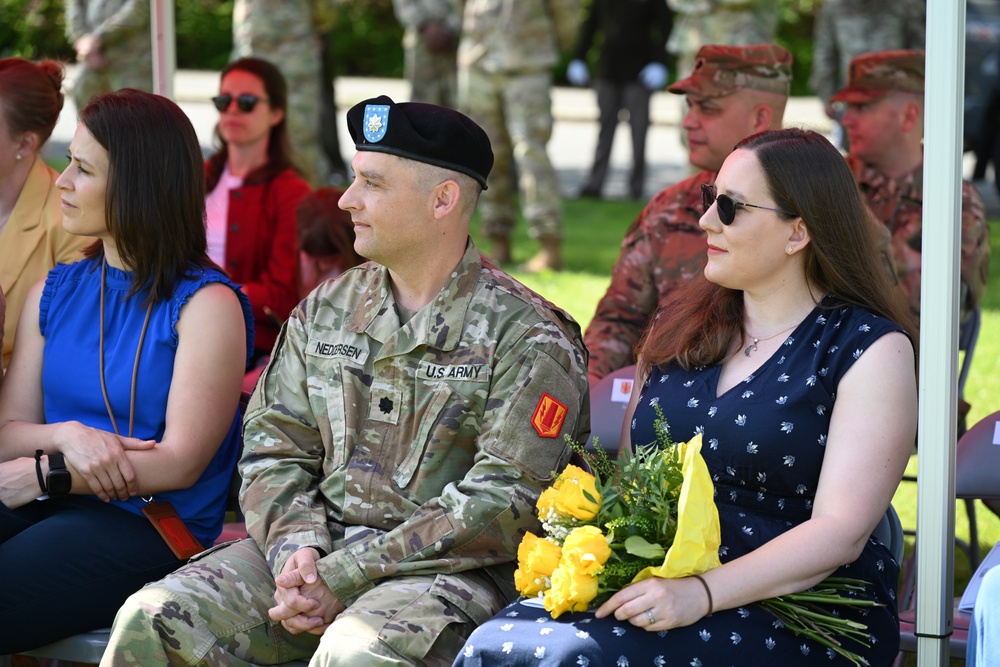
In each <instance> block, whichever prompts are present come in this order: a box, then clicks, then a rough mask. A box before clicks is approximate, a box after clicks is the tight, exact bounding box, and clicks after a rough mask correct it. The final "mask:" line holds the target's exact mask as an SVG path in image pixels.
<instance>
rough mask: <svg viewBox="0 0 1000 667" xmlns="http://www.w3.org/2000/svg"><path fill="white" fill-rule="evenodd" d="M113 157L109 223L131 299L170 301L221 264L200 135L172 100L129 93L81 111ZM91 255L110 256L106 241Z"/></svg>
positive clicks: (90, 250)
mask: <svg viewBox="0 0 1000 667" xmlns="http://www.w3.org/2000/svg"><path fill="white" fill-rule="evenodd" d="M80 122H81V123H83V124H84V126H86V128H87V130H88V131H89V132H90V134H91V135H93V137H94V139H96V140H97V142H98V143H99V144H101V146H103V147H104V149H105V150H106V151H107V152H108V166H109V168H108V184H107V195H106V197H105V202H106V203H105V218H106V220H107V225H108V231H109V232H110V233H111V236H112V238H114V240H115V245H116V246H117V249H118V252H119V254H120V255H121V258H122V261H123V262H124V263H125V265H126V266H127V267H128V268H129V269H130V270H131V271H132V276H133V277H132V286H131V288H130V289H129V296H134V295H135V294H138V293H139V292H141V291H143V290H148V291H147V292H146V293H145V295H144V297H143V302H142V305H143V306H147V305H149V304H150V303H153V302H156V301H160V300H162V299H167V298H170V296H171V295H172V294H173V291H174V287H175V286H176V284H177V283H178V282H179V281H180V280H181V279H182V278H183V277H184V274H185V273H186V272H187V271H188V270H190V269H192V268H196V267H198V266H214V265H213V264H212V263H211V260H209V259H208V255H207V254H206V250H205V248H206V242H205V173H204V164H203V162H202V157H201V146H200V144H199V143H198V135H197V134H196V133H195V131H194V127H193V126H192V125H191V121H190V120H189V119H188V117H187V115H186V114H185V113H184V112H183V111H181V108H180V107H179V106H177V105H176V104H175V103H173V102H171V101H170V100H168V99H167V98H165V97H161V96H159V95H153V94H152V93H147V92H143V91H141V90H135V89H132V88H124V89H122V90H119V91H117V92H113V93H105V94H103V95H97V96H96V97H94V98H93V99H91V101H90V103H89V104H88V105H87V106H86V107H84V109H83V111H81V112H80ZM84 254H85V255H86V256H87V257H89V258H92V259H98V260H99V259H102V258H103V257H104V245H103V243H102V242H101V241H97V242H96V243H94V244H92V245H90V246H89V247H88V248H87V249H86V250H85V251H84Z"/></svg>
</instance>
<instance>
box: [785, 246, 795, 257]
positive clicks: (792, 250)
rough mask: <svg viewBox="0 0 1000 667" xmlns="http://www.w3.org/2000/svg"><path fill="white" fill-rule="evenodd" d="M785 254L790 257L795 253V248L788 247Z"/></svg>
mask: <svg viewBox="0 0 1000 667" xmlns="http://www.w3.org/2000/svg"><path fill="white" fill-rule="evenodd" d="M785 252H786V253H788V254H789V255H791V254H792V253H793V252H795V248H793V247H792V246H788V247H787V248H785Z"/></svg>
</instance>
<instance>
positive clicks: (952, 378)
mask: <svg viewBox="0 0 1000 667" xmlns="http://www.w3.org/2000/svg"><path fill="white" fill-rule="evenodd" d="M964 45H965V3H964V2H955V0H928V2H927V47H926V79H925V81H926V88H925V90H926V92H925V94H924V210H923V225H922V234H923V241H922V247H921V253H922V259H921V279H920V283H921V294H920V313H921V316H920V417H919V426H918V429H919V430H918V433H919V436H918V444H917V449H918V451H919V453H920V454H919V460H920V463H919V466H918V471H917V544H918V553H919V558H918V559H917V591H918V594H917V617H916V632H917V664H918V666H919V667H929V666H930V665H936V666H941V665H947V664H948V658H949V654H950V649H949V645H948V640H949V637H950V636H951V632H952V607H953V596H954V578H955V577H954V571H955V570H954V565H955V564H954V557H955V542H954V537H955V424H956V423H957V414H956V402H955V396H957V394H958V381H957V376H956V373H955V370H956V366H957V362H958V359H957V356H958V354H957V350H958V275H959V261H958V257H959V248H960V245H959V236H960V229H961V223H960V220H961V208H962V192H961V178H962V120H963V118H962V107H963V94H964V87H965V81H964V71H965V67H964V64H965V46H964ZM962 657H964V656H962Z"/></svg>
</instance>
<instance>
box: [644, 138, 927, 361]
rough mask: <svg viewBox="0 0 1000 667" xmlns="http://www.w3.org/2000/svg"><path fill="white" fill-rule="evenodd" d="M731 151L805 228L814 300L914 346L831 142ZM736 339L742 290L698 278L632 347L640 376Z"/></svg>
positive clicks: (875, 235)
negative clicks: (866, 313)
mask: <svg viewBox="0 0 1000 667" xmlns="http://www.w3.org/2000/svg"><path fill="white" fill-rule="evenodd" d="M734 150H746V151H750V152H752V153H753V154H754V155H755V156H756V157H757V161H758V162H759V163H760V165H761V168H762V170H763V172H764V177H765V179H766V182H767V186H768V190H769V192H770V195H771V197H772V199H773V200H774V205H775V207H776V208H778V209H781V210H784V211H797V212H798V214H799V216H800V217H801V218H802V220H803V221H804V222H805V225H806V229H808V231H809V238H810V242H809V244H808V245H806V246H805V248H804V249H803V251H802V252H804V253H805V274H806V275H805V277H806V279H807V280H808V281H809V282H810V283H811V284H812V285H814V286H815V287H816V288H817V289H818V290H819V291H820V295H821V296H822V295H825V294H830V295H832V296H833V297H834V299H835V304H834V305H833V306H831V307H837V306H842V305H845V304H850V305H855V306H860V307H862V308H866V309H868V310H870V311H871V312H873V313H875V314H877V315H881V316H883V317H886V318H888V319H890V320H892V321H893V322H895V323H896V324H898V325H899V326H900V327H902V328H903V330H905V331H906V332H907V333H909V334H910V335H911V336H912V337H913V341H914V347H916V338H917V320H916V318H915V317H914V315H913V313H912V311H911V310H910V308H909V306H908V305H907V303H906V300H905V298H904V297H903V294H902V291H901V290H900V289H899V287H898V285H897V284H896V283H895V276H894V275H892V273H891V270H890V267H889V266H887V263H886V261H885V260H884V259H883V256H882V252H881V248H882V245H883V239H884V238H885V229H884V228H883V227H882V223H881V222H879V221H878V220H877V219H876V218H875V216H874V215H873V214H872V213H871V212H870V210H869V209H868V206H867V204H866V203H865V201H864V199H863V198H862V195H861V192H860V190H859V189H858V186H857V184H856V183H855V181H854V178H853V176H852V175H851V172H850V169H849V168H848V166H847V162H846V161H845V160H844V158H843V156H842V155H841V154H840V152H839V151H838V150H837V149H836V148H835V147H834V146H833V144H831V143H830V142H829V141H828V140H827V139H826V138H825V137H823V136H822V135H820V134H817V133H816V132H813V131H810V130H802V129H797V128H789V129H784V130H769V131H765V132H760V133H758V134H755V135H752V136H750V137H747V138H746V139H744V140H743V141H741V142H740V143H738V144H737V145H736V148H735V149H734ZM782 217H784V218H787V219H794V216H790V215H783V216H782ZM743 333H745V332H744V331H743V292H742V291H740V290H734V289H728V288H725V287H721V286H719V285H716V284H714V283H712V282H710V281H709V280H708V279H707V278H705V277H704V275H701V276H700V277H699V278H698V279H696V280H695V281H693V282H692V283H691V284H690V285H688V286H685V287H683V288H679V289H677V290H675V291H674V292H673V293H672V294H671V295H670V297H669V298H668V299H667V300H666V301H665V302H664V304H663V307H662V308H661V310H660V313H659V314H658V315H657V317H656V318H655V319H654V320H653V322H652V323H651V324H650V326H649V328H648V329H647V331H646V333H645V334H644V336H643V339H642V341H640V344H639V345H640V347H641V356H642V362H641V363H642V366H643V368H642V369H641V370H642V371H643V372H648V370H649V369H650V367H652V366H662V365H664V364H667V363H671V362H675V363H677V364H679V365H680V366H682V367H683V368H685V369H690V368H693V367H695V366H703V365H710V364H717V363H721V362H722V361H723V360H724V359H725V356H726V353H727V350H728V348H729V344H730V341H731V340H732V339H733V338H734V337H736V336H739V335H741V334H743Z"/></svg>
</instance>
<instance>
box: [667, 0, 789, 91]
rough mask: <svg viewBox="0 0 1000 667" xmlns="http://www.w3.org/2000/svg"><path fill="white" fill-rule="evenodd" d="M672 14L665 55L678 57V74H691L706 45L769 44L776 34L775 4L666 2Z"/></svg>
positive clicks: (757, 0)
mask: <svg viewBox="0 0 1000 667" xmlns="http://www.w3.org/2000/svg"><path fill="white" fill-rule="evenodd" d="M666 2H667V5H669V6H670V8H671V9H672V10H674V28H673V31H672V32H671V33H670V39H669V40H668V42H667V51H669V52H670V53H672V54H674V55H675V56H676V57H677V73H678V74H682V73H684V72H690V71H691V70H693V69H694V61H695V58H696V57H697V55H696V54H697V53H698V51H699V49H701V47H703V46H705V45H706V44H726V45H729V46H746V45H750V44H768V43H770V42H773V41H774V36H775V34H776V33H777V31H778V3H777V2H775V1H774V0H666Z"/></svg>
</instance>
